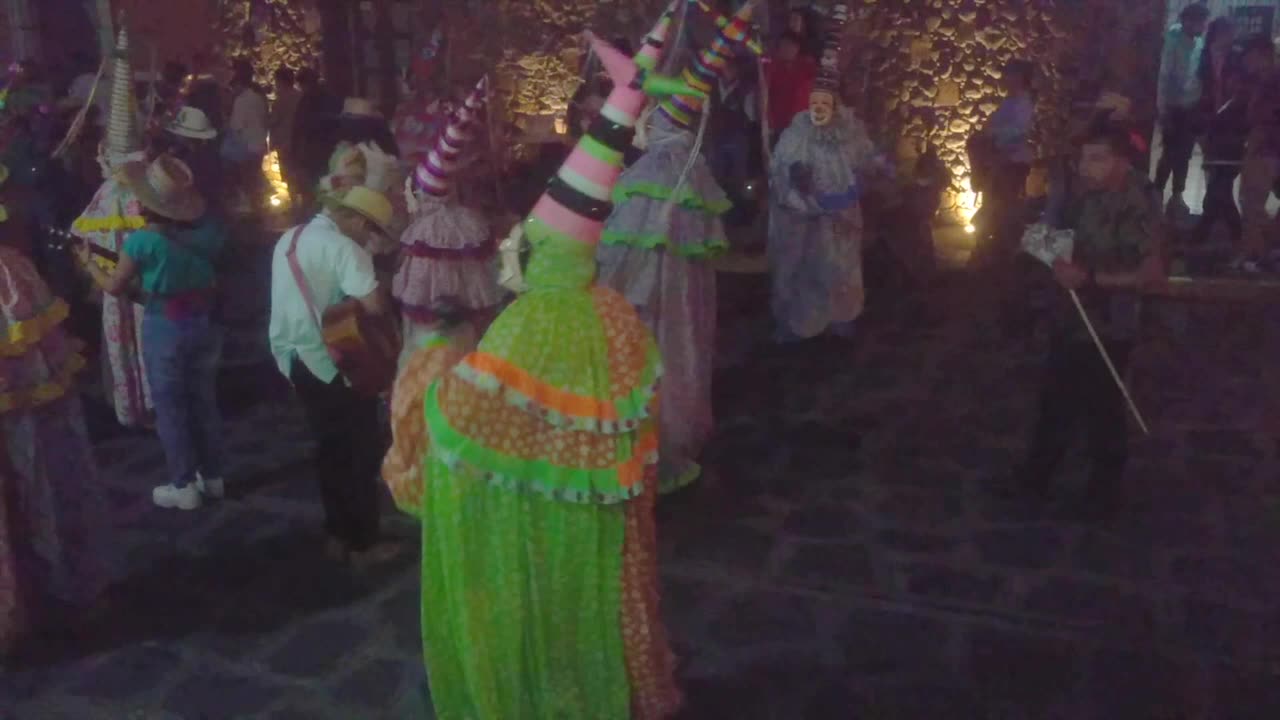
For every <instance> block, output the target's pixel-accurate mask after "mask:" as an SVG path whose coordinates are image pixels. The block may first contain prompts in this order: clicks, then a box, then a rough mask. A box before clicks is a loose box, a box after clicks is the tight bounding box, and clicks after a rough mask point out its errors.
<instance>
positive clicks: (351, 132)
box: [319, 98, 410, 257]
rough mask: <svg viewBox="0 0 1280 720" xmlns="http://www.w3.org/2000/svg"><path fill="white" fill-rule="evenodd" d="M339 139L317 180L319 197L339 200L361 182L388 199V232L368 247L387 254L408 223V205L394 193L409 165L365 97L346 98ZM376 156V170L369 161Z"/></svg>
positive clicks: (373, 250)
mask: <svg viewBox="0 0 1280 720" xmlns="http://www.w3.org/2000/svg"><path fill="white" fill-rule="evenodd" d="M337 133H338V142H337V144H336V145H335V146H334V147H333V148H332V152H331V153H330V155H329V174H328V175H326V176H324V177H323V178H321V179H320V187H319V198H320V201H321V204H324V202H325V201H332V200H337V199H339V198H340V197H341V196H342V195H344V194H345V193H346V191H347V190H349V189H351V188H353V187H356V186H359V185H363V186H365V187H367V188H369V189H371V190H375V191H377V192H379V193H381V194H383V195H385V196H386V197H387V199H388V200H390V201H391V209H392V216H391V224H390V225H389V226H388V232H389V233H390V234H389V235H387V236H385V237H382V236H380V237H378V238H377V240H376V241H375V242H374V244H373V245H371V246H370V248H369V250H370V251H371V252H372V253H373V254H374V255H375V257H376V256H389V255H390V254H391V253H393V252H395V250H396V243H395V239H396V238H398V237H400V235H401V233H403V232H404V230H405V228H406V227H408V225H409V214H410V213H409V208H408V206H407V205H406V204H405V198H404V195H403V194H402V193H399V192H395V189H396V188H398V187H401V186H402V185H403V183H404V179H405V177H406V176H407V175H408V172H409V170H408V165H407V163H405V162H404V160H403V159H402V158H401V156H400V148H399V146H397V145H396V142H395V139H394V138H393V137H392V133H391V126H390V124H389V123H387V121H386V119H385V118H383V117H382V115H380V114H379V113H378V110H377V108H375V107H374V105H373V103H372V102H371V101H369V100H366V99H364V98H347V99H346V101H345V102H344V103H343V106H342V114H341V115H339V116H338V127H337ZM372 157H376V158H377V166H378V168H377V170H376V171H375V170H374V168H373V167H372V166H371V165H370V164H369V163H370V159H371V158H372Z"/></svg>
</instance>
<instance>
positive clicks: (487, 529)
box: [396, 20, 696, 720]
mask: <svg viewBox="0 0 1280 720" xmlns="http://www.w3.org/2000/svg"><path fill="white" fill-rule="evenodd" d="M664 22H666V21H665V20H664ZM659 25H660V28H662V27H663V24H662V23H660V24H659ZM655 33H656V31H655ZM653 37H654V36H653V35H651V36H650V40H652V39H653ZM658 37H661V35H659V36H658ZM589 38H590V41H591V43H592V46H593V48H594V51H595V52H596V54H597V55H598V57H600V59H601V61H602V63H603V64H604V66H605V68H606V69H607V70H608V72H609V74H610V76H611V78H612V79H613V81H614V89H613V91H612V93H611V94H610V96H609V99H608V101H607V102H606V104H605V107H604V108H603V109H602V111H601V115H600V117H599V118H598V119H597V121H596V122H595V124H594V125H593V126H592V128H591V131H590V132H589V133H588V135H587V136H585V137H584V138H583V139H582V140H581V141H580V142H579V143H578V145H577V147H576V148H575V149H574V151H573V152H572V153H571V154H570V156H569V158H568V159H567V160H566V161H565V164H564V165H563V166H562V167H561V168H560V171H559V173H558V174H557V176H556V177H555V178H553V179H552V180H551V182H550V183H549V186H548V189H547V192H546V193H545V194H544V195H543V196H542V198H541V199H540V201H539V202H538V203H537V205H536V206H535V207H534V209H533V211H532V213H531V214H530V216H529V217H528V218H527V219H526V220H525V221H524V222H523V223H522V224H521V226H520V228H518V231H517V232H516V233H514V234H513V236H512V237H511V238H509V239H508V242H506V243H504V244H503V247H504V252H505V253H506V258H505V259H504V262H505V263H506V268H507V269H508V270H518V269H519V268H521V267H523V278H520V277H519V276H520V275H521V273H520V272H507V273H504V275H505V276H506V277H505V279H506V280H507V281H509V285H512V286H514V287H517V288H518V289H519V290H520V291H521V292H522V294H521V295H520V297H519V298H518V299H516V300H515V301H514V302H513V303H512V304H511V305H510V306H509V307H508V308H507V309H506V310H504V311H503V313H502V314H501V315H499V316H498V318H497V319H496V320H495V321H494V322H493V324H492V325H491V326H490V328H489V330H488V332H487V333H486V334H485V336H484V338H483V339H482V340H481V342H480V344H479V346H478V348H477V349H476V350H475V351H474V352H471V353H469V354H467V355H465V357H463V358H462V359H461V361H460V362H457V363H456V365H453V366H452V369H451V370H448V371H447V372H446V374H445V375H444V376H443V377H442V378H441V379H440V380H439V381H437V382H435V383H433V384H432V385H430V387H429V388H428V390H427V392H426V395H425V399H424V411H423V412H424V418H425V421H426V432H425V435H426V440H427V446H428V447H427V450H426V453H425V458H424V460H423V465H424V467H423V473H422V475H423V482H422V485H421V487H416V486H414V487H404V486H401V487H400V489H399V492H397V494H396V501H397V504H398V505H399V507H401V509H403V510H406V511H408V512H410V513H412V514H414V515H416V516H417V517H419V518H421V520H422V526H423V539H422V634H423V653H424V659H425V661H426V667H427V674H428V680H429V685H430V694H431V701H432V704H433V706H434V710H435V714H436V717H438V718H440V719H441V720H513V719H516V718H520V719H545V720H602V719H604V720H613V719H617V718H642V719H649V718H653V719H657V718H665V717H669V716H671V715H672V714H674V713H675V712H676V710H677V709H678V708H679V705H680V702H681V698H680V693H679V690H678V689H677V687H676V685H675V680H674V665H675V657H674V655H673V653H672V652H671V650H670V648H669V646H668V644H667V640H666V634H665V631H664V630H663V627H662V623H661V620H660V618H659V616H658V578H657V548H656V533H655V528H654V519H653V503H654V498H655V496H656V485H657V475H656V467H657V465H656V463H657V433H656V428H655V426H654V421H653V418H654V417H655V413H656V411H657V402H658V401H657V383H658V378H659V376H660V374H661V360H660V357H659V354H658V348H657V346H656V344H655V343H654V340H653V337H652V335H651V334H650V332H649V331H648V329H647V328H646V327H645V325H644V324H643V323H642V322H641V321H640V318H639V317H638V316H637V315H636V313H635V311H634V309H633V308H632V307H631V306H630V305H629V304H628V303H627V301H626V300H625V299H624V298H623V297H622V296H621V295H619V294H617V293H616V292H614V291H612V290H609V289H607V288H602V287H600V286H597V285H596V284H595V281H594V278H595V272H596V267H595V249H596V244H597V243H598V241H599V237H600V231H601V227H602V223H603V220H604V218H605V217H607V215H608V213H609V208H610V205H609V197H610V192H611V190H612V187H613V183H614V182H615V181H616V179H617V175H618V173H619V172H620V170H621V165H622V153H623V151H624V150H625V148H626V147H627V146H628V145H629V144H630V142H631V138H632V134H633V131H634V125H635V119H636V117H637V115H638V114H639V112H640V110H641V108H642V107H643V105H644V103H645V101H646V95H670V94H674V93H686V94H696V92H695V91H693V90H691V89H690V88H688V87H687V86H686V85H684V84H683V83H681V82H679V81H676V80H672V79H669V78H663V77H660V76H657V75H654V74H651V73H650V72H648V70H647V69H644V68H643V67H637V66H638V65H640V64H642V63H643V64H647V63H648V61H649V60H650V59H651V58H649V57H646V55H652V53H654V52H656V47H660V44H659V45H657V46H655V45H654V44H653V43H651V42H650V43H646V47H645V49H644V50H642V51H641V57H639V58H637V60H636V61H633V60H632V59H630V58H628V57H626V56H624V55H622V54H621V53H619V52H618V51H617V50H615V49H614V48H612V47H610V46H608V45H606V44H604V43H603V42H601V41H599V40H598V39H596V38H595V37H594V36H589ZM649 67H652V65H649ZM517 254H519V255H520V256H521V258H522V259H520V260H516V259H515V255H517ZM433 351H438V352H442V353H450V352H456V350H454V349H452V348H451V347H450V345H449V344H448V343H444V344H442V346H441V347H438V348H426V349H424V350H423V351H422V352H425V353H430V352H433ZM419 360H422V359H421V358H419ZM420 364H421V366H422V367H424V368H426V367H430V366H431V365H432V364H431V363H428V362H421V363H420ZM437 367H438V365H437ZM427 371H428V372H429V370H427ZM419 440H420V438H419ZM397 441H398V442H399V441H400V438H399V437H398V438H397Z"/></svg>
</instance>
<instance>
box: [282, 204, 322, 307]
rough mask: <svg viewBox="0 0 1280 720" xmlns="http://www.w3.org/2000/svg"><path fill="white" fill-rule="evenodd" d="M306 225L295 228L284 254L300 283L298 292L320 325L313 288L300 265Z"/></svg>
mask: <svg viewBox="0 0 1280 720" xmlns="http://www.w3.org/2000/svg"><path fill="white" fill-rule="evenodd" d="M305 227H306V226H305V225H299V226H298V227H296V228H294V230H293V237H291V238H289V249H288V250H286V251H285V253H284V256H285V258H286V259H287V260H288V261H289V271H290V272H292V273H293V281H294V282H295V283H297V285H298V292H300V293H302V301H303V302H305V303H306V304H307V310H309V311H310V312H311V317H312V318H314V319H315V321H316V326H317V327H320V326H321V322H320V314H319V313H317V312H316V303H315V300H314V299H313V298H312V297H311V288H310V287H309V286H308V285H307V278H306V276H305V275H303V274H302V268H301V267H300V266H299V265H298V256H297V252H298V238H299V237H300V236H301V235H302V230H303V229H304V228H305Z"/></svg>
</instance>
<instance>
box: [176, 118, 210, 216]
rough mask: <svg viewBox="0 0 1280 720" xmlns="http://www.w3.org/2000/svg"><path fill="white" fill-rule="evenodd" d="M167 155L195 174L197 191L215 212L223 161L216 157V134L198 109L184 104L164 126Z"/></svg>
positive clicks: (207, 119)
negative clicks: (184, 164) (178, 160)
mask: <svg viewBox="0 0 1280 720" xmlns="http://www.w3.org/2000/svg"><path fill="white" fill-rule="evenodd" d="M164 129H165V140H167V141H168V142H167V143H165V144H166V145H168V150H169V152H170V153H171V154H172V155H173V156H174V157H177V158H179V159H180V160H182V161H183V162H185V163H186V164H187V166H188V167H190V168H191V172H193V173H194V174H195V180H196V189H197V190H199V191H200V194H201V195H203V196H204V198H205V200H206V201H207V202H208V203H209V209H210V210H211V211H213V212H215V213H216V212H218V211H219V210H220V208H221V204H222V162H221V160H220V158H219V157H218V145H217V143H216V142H215V141H216V140H217V139H218V131H217V130H216V129H214V127H213V124H212V123H210V122H209V117H208V116H207V115H205V114H204V112H203V111H202V110H200V109H199V108H194V107H191V106H189V105H185V106H183V107H181V108H179V109H178V112H177V113H176V114H175V115H174V116H173V119H172V120H170V121H169V124H168V125H166V126H165V128H164Z"/></svg>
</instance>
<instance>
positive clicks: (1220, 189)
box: [1192, 166, 1244, 247]
mask: <svg viewBox="0 0 1280 720" xmlns="http://www.w3.org/2000/svg"><path fill="white" fill-rule="evenodd" d="M1238 177H1240V168H1239V166H1230V167H1213V168H1210V170H1209V183H1208V186H1207V187H1206V188H1205V192H1204V214H1203V215H1201V216H1200V222H1198V223H1196V228H1195V231H1194V232H1193V233H1192V241H1193V242H1194V243H1195V244H1197V245H1202V244H1204V242H1205V241H1206V240H1208V239H1209V234H1210V233H1211V232H1213V226H1214V224H1216V223H1218V222H1219V221H1221V222H1224V223H1226V224H1227V229H1228V230H1230V231H1231V246H1232V247H1237V246H1238V245H1239V244H1240V234H1241V233H1242V232H1243V231H1244V226H1243V224H1242V223H1241V221H1240V208H1239V207H1238V206H1237V205H1236V196H1235V184H1236V178H1238Z"/></svg>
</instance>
